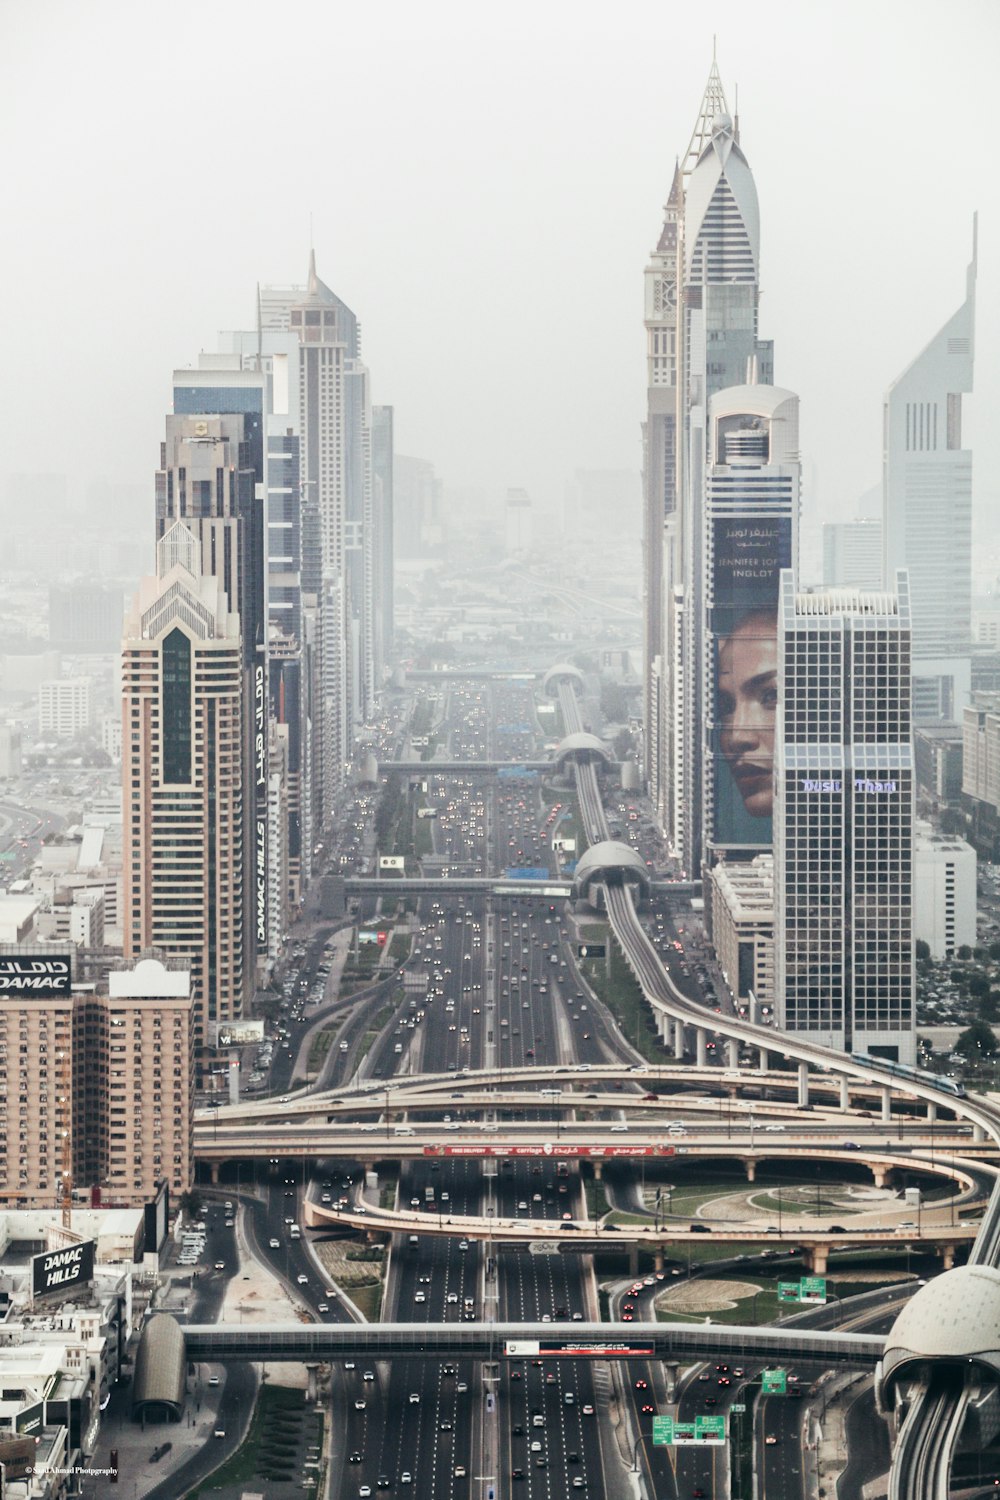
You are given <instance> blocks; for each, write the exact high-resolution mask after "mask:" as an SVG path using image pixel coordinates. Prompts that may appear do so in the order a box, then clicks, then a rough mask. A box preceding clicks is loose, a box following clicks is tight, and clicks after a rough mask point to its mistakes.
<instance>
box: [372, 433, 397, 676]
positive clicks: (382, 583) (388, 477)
mask: <svg viewBox="0 0 1000 1500" xmlns="http://www.w3.org/2000/svg"><path fill="white" fill-rule="evenodd" d="M393 420H394V413H393V409H392V407H391V406H373V407H372V496H373V502H372V508H373V513H374V518H375V542H374V548H373V551H374V598H375V681H376V685H381V682H382V679H383V676H384V674H385V669H386V666H387V664H388V661H389V659H390V657H391V656H392V650H393V631H394V628H395V626H394V612H393V587H394V584H393V567H394V555H395V543H394V539H393V531H394V496H393V451H394V439H393Z"/></svg>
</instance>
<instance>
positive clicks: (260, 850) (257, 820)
mask: <svg viewBox="0 0 1000 1500" xmlns="http://www.w3.org/2000/svg"><path fill="white" fill-rule="evenodd" d="M173 387H174V414H173V415H172V416H168V417H167V420H166V439H165V441H164V442H163V443H162V444H161V447H160V469H159V472H158V473H157V476H156V536H157V540H159V539H160V538H161V537H162V536H163V535H164V534H165V532H166V531H167V530H168V529H169V528H170V527H171V526H172V525H173V524H174V522H175V521H178V520H181V521H183V522H184V523H185V524H186V525H187V526H188V527H189V528H190V529H191V531H192V532H193V534H194V535H195V536H196V537H197V539H198V541H199V543H200V547H201V558H202V563H203V566H204V568H205V571H206V572H207V573H212V574H215V575H216V576H217V577H218V578H219V580H220V582H221V584H222V587H223V588H224V590H225V593H226V601H227V606H228V608H229V610H230V612H231V613H232V614H234V615H236V616H238V618H239V621H240V630H241V633H242V662H243V676H244V684H243V730H244V751H243V754H244V765H245V766H246V767H247V771H248V785H247V788H246V795H245V796H244V799H243V819H244V828H243V855H244V861H245V869H244V879H243V892H244V899H245V901H246V927H247V932H248V934H252V935H253V943H254V944H255V945H256V949H257V953H258V955H259V956H260V958H261V960H262V961H263V960H264V959H265V958H266V956H267V952H268V947H269V942H268V929H267V911H268V897H267V614H266V607H265V548H266V542H265V524H264V522H265V512H264V424H265V416H264V413H265V405H266V400H267V393H266V384H265V380H264V377H263V376H262V375H261V374H260V373H258V372H254V371H245V370H237V369H233V368H232V366H231V362H229V361H227V360H226V359H225V358H220V357H219V356H206V357H203V359H202V361H200V362H199V366H198V368H197V369H195V370H177V371H175V372H174V381H173ZM250 952H251V949H250V948H248V950H247V954H248V957H249V954H250Z"/></svg>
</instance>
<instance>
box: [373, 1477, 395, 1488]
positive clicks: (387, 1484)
mask: <svg viewBox="0 0 1000 1500" xmlns="http://www.w3.org/2000/svg"><path fill="white" fill-rule="evenodd" d="M375 1488H376V1489H379V1490H388V1489H391V1488H392V1481H391V1479H390V1478H389V1476H388V1474H380V1475H379V1476H378V1478H377V1479H376V1481H375Z"/></svg>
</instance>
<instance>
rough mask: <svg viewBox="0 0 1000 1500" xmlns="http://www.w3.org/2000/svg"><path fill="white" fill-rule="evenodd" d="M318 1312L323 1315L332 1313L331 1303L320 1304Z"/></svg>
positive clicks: (317, 1307) (317, 1308)
mask: <svg viewBox="0 0 1000 1500" xmlns="http://www.w3.org/2000/svg"><path fill="white" fill-rule="evenodd" d="M316 1311H317V1312H321V1313H328V1312H329V1311H330V1304H329V1302H318V1303H317V1304H316Z"/></svg>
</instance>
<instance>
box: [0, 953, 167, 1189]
mask: <svg viewBox="0 0 1000 1500" xmlns="http://www.w3.org/2000/svg"><path fill="white" fill-rule="evenodd" d="M191 1047H192V1027H191V998H190V994H189V988H188V975H187V973H186V972H185V971H184V970H180V969H169V968H167V967H165V966H164V965H163V964H162V963H160V962H158V961H156V960H154V959H145V960H143V961H142V962H140V963H138V964H136V965H135V967H134V968H131V969H123V970H116V971H113V972H112V973H111V974H110V975H109V977H108V985H107V993H106V994H102V993H99V992H96V991H93V990H79V989H78V990H77V991H76V992H75V993H72V994H70V995H65V996H55V997H51V998H46V997H45V996H37V995H36V996H33V997H32V1000H31V1003H30V1005H25V1004H24V1002H23V1000H19V999H16V998H10V997H6V998H3V999H0V1143H2V1144H3V1147H4V1149H3V1150H2V1151H0V1206H3V1207H5V1208H55V1207H58V1205H59V1203H60V1201H61V1198H62V1188H63V1178H64V1174H65V1173H67V1172H68V1173H69V1177H70V1182H71V1185H72V1187H73V1188H74V1189H75V1190H76V1192H77V1193H79V1192H80V1191H81V1190H82V1189H100V1191H101V1193H102V1195H103V1197H104V1198H105V1201H110V1202H111V1203H113V1204H115V1205H118V1206H121V1207H135V1206H139V1205H141V1204H143V1203H146V1202H149V1201H150V1200H151V1199H152V1198H154V1197H155V1196H156V1192H157V1189H158V1187H159V1184H160V1183H161V1182H162V1181H166V1182H167V1183H168V1184H169V1186H170V1189H171V1191H172V1192H175V1193H183V1192H186V1191H187V1189H188V1188H189V1187H190V1186H191V1183H192V1181H193V1176H194V1172H193V1166H194V1153H193V1131H194V1091H193V1084H192V1079H193V1069H192V1056H191Z"/></svg>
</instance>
